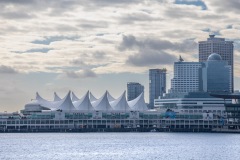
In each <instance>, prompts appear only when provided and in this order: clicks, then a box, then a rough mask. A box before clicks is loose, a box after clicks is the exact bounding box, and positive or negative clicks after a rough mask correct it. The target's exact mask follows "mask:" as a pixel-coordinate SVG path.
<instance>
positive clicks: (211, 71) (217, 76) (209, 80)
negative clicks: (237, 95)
mask: <svg viewBox="0 0 240 160" xmlns="http://www.w3.org/2000/svg"><path fill="white" fill-rule="evenodd" d="M200 77H201V78H200V90H201V91H204V92H232V83H231V82H232V81H231V77H232V71H231V66H230V65H228V64H227V62H226V61H223V60H222V58H221V56H220V55H219V54H216V53H213V54H211V55H210V56H209V57H208V60H207V61H206V62H203V66H202V68H201V69H200Z"/></svg>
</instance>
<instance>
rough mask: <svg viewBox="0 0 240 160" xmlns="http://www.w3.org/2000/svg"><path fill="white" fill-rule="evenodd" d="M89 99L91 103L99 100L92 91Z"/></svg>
mask: <svg viewBox="0 0 240 160" xmlns="http://www.w3.org/2000/svg"><path fill="white" fill-rule="evenodd" d="M89 99H90V102H91V103H92V102H94V101H96V100H97V98H96V97H94V96H93V94H92V92H90V93H89Z"/></svg>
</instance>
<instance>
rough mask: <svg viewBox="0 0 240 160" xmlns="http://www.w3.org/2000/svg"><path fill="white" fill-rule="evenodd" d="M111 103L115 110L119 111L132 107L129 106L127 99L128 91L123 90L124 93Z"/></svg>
mask: <svg viewBox="0 0 240 160" xmlns="http://www.w3.org/2000/svg"><path fill="white" fill-rule="evenodd" d="M110 105H111V106H112V108H113V109H114V110H118V111H129V110H131V108H130V107H129V105H128V103H127V100H126V91H124V92H123V94H122V95H121V96H120V97H119V98H118V99H116V100H115V101H112V102H110Z"/></svg>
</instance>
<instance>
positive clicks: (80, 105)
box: [73, 91, 94, 111]
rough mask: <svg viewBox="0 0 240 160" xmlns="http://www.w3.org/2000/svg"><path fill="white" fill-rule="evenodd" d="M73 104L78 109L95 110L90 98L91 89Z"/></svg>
mask: <svg viewBox="0 0 240 160" xmlns="http://www.w3.org/2000/svg"><path fill="white" fill-rule="evenodd" d="M73 105H74V107H75V108H76V109H77V110H81V111H92V110H94V108H93V106H92V104H91V102H90V99H89V91H88V92H87V93H86V94H85V95H84V96H83V97H82V98H81V99H79V100H78V101H74V102H73Z"/></svg>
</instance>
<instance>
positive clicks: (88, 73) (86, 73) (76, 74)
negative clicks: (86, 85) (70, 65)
mask: <svg viewBox="0 0 240 160" xmlns="http://www.w3.org/2000/svg"><path fill="white" fill-rule="evenodd" d="M65 75H66V76H67V77H68V78H74V79H76V78H94V77H97V74H96V73H95V72H93V71H92V70H90V69H85V70H80V71H65Z"/></svg>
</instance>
